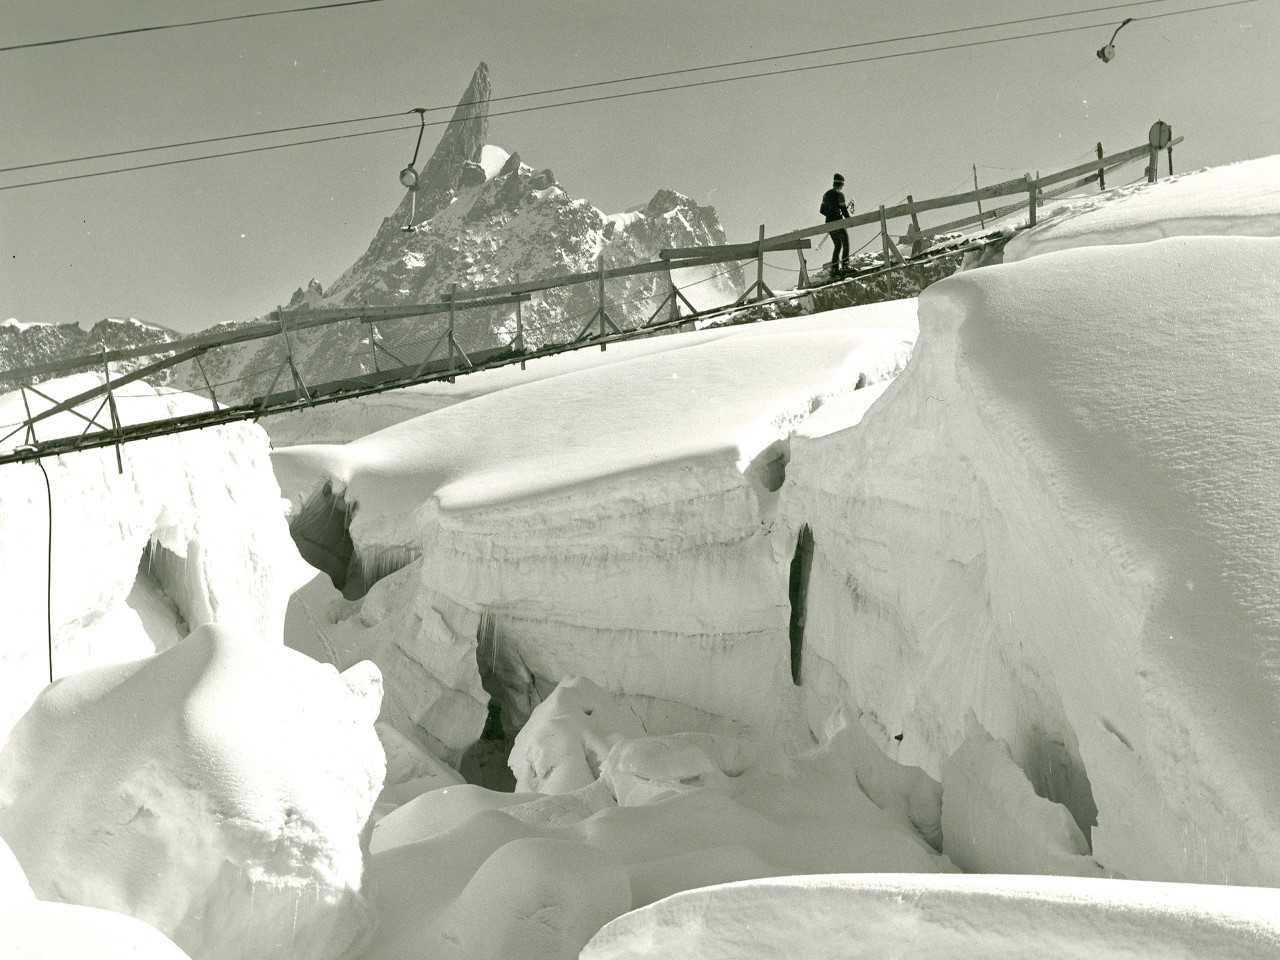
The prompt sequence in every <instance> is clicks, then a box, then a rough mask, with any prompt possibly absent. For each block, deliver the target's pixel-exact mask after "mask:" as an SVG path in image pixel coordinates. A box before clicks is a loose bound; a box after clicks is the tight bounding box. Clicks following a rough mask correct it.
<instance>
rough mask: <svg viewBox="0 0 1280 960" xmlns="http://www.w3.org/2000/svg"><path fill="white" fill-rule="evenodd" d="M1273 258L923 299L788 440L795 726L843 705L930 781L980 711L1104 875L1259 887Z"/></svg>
mask: <svg viewBox="0 0 1280 960" xmlns="http://www.w3.org/2000/svg"><path fill="white" fill-rule="evenodd" d="M1278 268H1280V240H1276V239H1269V238H1244V237H1241V238H1226V237H1194V238H1173V239H1168V240H1161V241H1156V242H1150V243H1133V244H1128V245H1124V246H1102V245H1097V246H1090V247H1088V248H1086V249H1076V250H1065V251H1059V252H1054V253H1046V254H1043V255H1041V256H1037V257H1035V258H1033V259H1030V260H1028V261H1026V262H1022V263H1015V264H1010V265H1005V266H1002V267H994V268H990V269H986V270H982V271H977V272H975V273H971V274H965V275H963V276H957V277H954V278H951V279H948V280H946V281H943V282H942V283H939V284H937V285H935V286H934V287H931V288H930V289H929V290H928V291H927V292H926V293H925V294H924V296H923V297H922V298H921V301H920V320H921V338H920V342H919V344H918V347H917V351H916V354H915V356H914V357H913V358H912V363H911V365H910V366H909V368H908V369H907V371H906V372H905V373H904V374H903V375H902V376H901V377H899V378H898V379H897V380H896V381H895V382H894V383H893V384H892V385H891V386H890V387H889V388H888V390H887V391H886V393H885V395H884V397H883V398H882V400H881V401H880V403H879V404H877V405H876V406H875V407H873V408H872V410H871V411H870V412H869V413H868V414H867V416H866V417H865V419H863V420H862V422H861V424H860V425H859V426H858V428H857V429H850V430H845V431H835V432H830V433H825V435H824V434H823V431H813V430H811V431H810V432H811V434H813V435H811V436H809V437H797V438H796V439H795V440H793V443H792V460H791V464H790V467H789V470H788V477H789V479H788V484H787V485H786V487H784V489H783V500H782V515H783V517H784V518H785V522H786V525H787V526H788V527H789V528H790V529H791V530H792V531H793V532H794V531H796V530H798V529H799V528H800V526H801V525H802V524H803V525H807V526H808V527H809V528H810V530H811V531H812V535H813V537H814V541H815V550H814V558H813V562H812V569H811V573H810V583H809V590H808V610H807V622H806V634H805V638H804V671H805V675H804V688H805V693H806V697H807V707H808V710H809V715H810V718H811V723H812V722H816V718H818V717H820V716H822V715H824V714H825V712H826V711H827V710H829V709H830V708H831V706H832V705H834V704H838V703H848V702H852V703H856V704H857V705H858V706H859V707H860V708H861V709H862V710H863V711H864V720H865V721H866V722H867V724H868V725H869V726H870V727H873V728H877V727H878V728H879V730H880V731H881V740H882V742H883V743H885V744H888V743H889V742H890V738H891V737H897V736H899V735H901V744H900V747H898V759H899V760H901V761H903V762H910V763H918V764H919V765H921V766H922V767H923V768H924V769H925V770H926V771H928V772H930V773H931V774H933V775H935V776H937V775H938V773H939V771H940V768H941V765H942V762H943V760H944V759H945V758H946V757H947V756H948V755H949V754H951V753H952V752H953V751H954V750H956V749H957V748H958V747H959V746H960V745H961V743H962V741H963V738H964V716H965V713H966V711H968V710H969V709H972V710H973V711H974V712H975V713H976V715H977V717H978V719H979V720H980V722H981V723H982V725H983V726H984V727H985V728H986V729H987V730H989V731H990V732H991V733H992V734H993V735H994V736H995V737H997V738H998V739H1000V740H1003V741H1005V742H1006V743H1007V744H1008V745H1009V746H1010V747H1011V749H1012V754H1013V757H1014V759H1015V760H1016V762H1017V763H1018V765H1019V766H1020V767H1021V768H1022V769H1023V770H1024V771H1025V772H1026V774H1027V776H1028V777H1029V778H1030V779H1031V781H1032V783H1033V784H1034V786H1035V788H1036V791H1037V792H1038V793H1039V794H1040V795H1041V796H1044V797H1048V798H1050V799H1053V800H1057V801H1060V802H1062V803H1064V804H1065V805H1067V806H1068V808H1069V809H1070V810H1071V811H1072V813H1073V814H1074V815H1075V818H1076V821H1077V823H1078V824H1079V826H1080V827H1081V828H1082V829H1083V830H1084V832H1085V834H1086V835H1088V834H1089V833H1090V832H1091V833H1092V845H1093V846H1092V853H1093V856H1094V858H1095V859H1096V860H1098V861H1099V862H1100V863H1101V864H1102V865H1103V867H1104V868H1106V869H1108V870H1111V871H1116V872H1119V873H1121V874H1124V875H1128V876H1132V877H1145V878H1160V879H1177V880H1186V881H1213V882H1232V883H1257V884H1275V883H1278V882H1280V869H1278V868H1277V866H1276V865H1277V863H1280V817H1277V815H1276V813H1275V811H1274V805H1273V804H1271V803H1270V801H1269V799H1268V798H1270V797H1274V796H1275V795H1276V791H1277V788H1278V787H1280V764H1278V763H1277V761H1276V759H1275V753H1274V749H1273V746H1274V738H1275V731H1276V729H1277V726H1278V725H1280V703H1278V699H1277V692H1278V691H1280V675H1278V674H1277V670H1276V658H1275V650H1276V648H1277V641H1278V640H1280V633H1278V630H1277V627H1278V626H1280V592H1278V591H1280V587H1277V584H1278V583H1280V579H1278V578H1277V576H1276V573H1277V571H1278V570H1280V495H1277V493H1276V489H1277V488H1276V485H1275V482H1274V478H1275V471H1276V468H1277V467H1278V466H1280V433H1277V431H1276V430H1275V414H1274V411H1275V410H1277V409H1280V385H1278V383H1277V380H1276V378H1275V376H1274V370H1275V369H1276V362H1277V360H1280V333H1278V332H1277V327H1276V325H1275V320H1274V316H1275V306H1276V305H1277V304H1280V279H1277V277H1280V269H1278ZM945 797H946V793H945V783H944V807H945V803H946V799H945ZM1095 819H1096V826H1094V825H1093V824H1094V822H1095ZM1091 827H1092V830H1090V828H1091Z"/></svg>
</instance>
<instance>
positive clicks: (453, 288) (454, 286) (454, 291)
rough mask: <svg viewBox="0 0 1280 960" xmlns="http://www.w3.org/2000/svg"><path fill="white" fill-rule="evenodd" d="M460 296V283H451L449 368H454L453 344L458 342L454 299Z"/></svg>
mask: <svg viewBox="0 0 1280 960" xmlns="http://www.w3.org/2000/svg"><path fill="white" fill-rule="evenodd" d="M457 297H458V285H457V284H456V283H451V284H449V369H450V370H452V369H453V345H454V343H456V341H455V340H454V337H453V314H454V301H455V300H457Z"/></svg>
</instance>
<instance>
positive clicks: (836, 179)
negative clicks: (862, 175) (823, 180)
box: [831, 173, 844, 183]
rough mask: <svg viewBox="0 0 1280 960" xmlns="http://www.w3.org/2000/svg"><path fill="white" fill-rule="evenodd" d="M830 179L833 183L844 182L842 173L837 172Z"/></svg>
mask: <svg viewBox="0 0 1280 960" xmlns="http://www.w3.org/2000/svg"><path fill="white" fill-rule="evenodd" d="M831 179H832V181H833V182H835V183H844V174H843V173H837V174H836V175H835V176H834V177H832V178H831Z"/></svg>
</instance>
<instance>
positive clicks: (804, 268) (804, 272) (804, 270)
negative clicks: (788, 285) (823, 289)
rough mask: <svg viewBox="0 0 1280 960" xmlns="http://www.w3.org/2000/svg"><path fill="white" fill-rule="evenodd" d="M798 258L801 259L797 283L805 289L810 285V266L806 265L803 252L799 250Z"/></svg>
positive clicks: (797, 252)
mask: <svg viewBox="0 0 1280 960" xmlns="http://www.w3.org/2000/svg"><path fill="white" fill-rule="evenodd" d="M796 256H798V257H799V258H800V276H799V278H798V279H797V280H796V283H798V284H799V286H800V288H801V289H803V288H805V287H807V286H808V285H809V264H807V263H805V259H804V251H803V250H797V251H796Z"/></svg>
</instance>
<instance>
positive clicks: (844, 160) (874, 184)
mask: <svg viewBox="0 0 1280 960" xmlns="http://www.w3.org/2000/svg"><path fill="white" fill-rule="evenodd" d="M1208 2H1212V0H1173V2H1169V3H1157V4H1152V5H1150V6H1146V7H1137V8H1132V9H1129V10H1119V11H1116V12H1115V13H1093V14H1085V15H1083V16H1080V17H1076V18H1070V19H1063V20H1055V21H1051V22H1048V23H1044V24H1033V25H1027V26H1023V27H1013V28H1005V29H1004V30H1002V31H997V32H991V31H988V32H986V33H979V34H965V35H962V36H959V37H953V38H941V39H938V40H928V41H915V42H913V43H908V44H898V45H896V46H893V47H877V48H871V49H863V50H855V51H849V52H846V53H837V54H830V55H826V56H825V57H811V58H809V59H807V60H799V61H786V62H784V63H782V64H779V66H786V65H795V64H800V63H814V62H822V61H823V60H833V59H847V58H851V57H858V56H869V55H874V54H876V53H880V52H889V51H892V50H904V49H911V48H915V47H921V46H936V45H941V44H944V43H949V42H957V41H961V40H965V39H979V38H982V37H987V36H993V35H996V34H997V33H1015V32H1016V33H1021V32H1030V31H1034V30H1039V29H1046V28H1048V27H1054V26H1060V25H1074V24H1078V23H1094V22H1098V23H1101V22H1110V23H1112V24H1118V23H1119V22H1120V21H1121V20H1122V19H1123V18H1124V17H1125V16H1130V15H1132V16H1142V15H1143V14H1144V13H1145V14H1151V13H1156V12H1163V11H1168V10H1175V9H1186V8H1190V7H1194V6H1201V5H1204V4H1205V3H1208ZM1106 3H1107V0H972V2H968V0H951V2H946V3H942V2H933V0H847V2H844V3H834V4H833V3H831V2H830V0H822V2H807V0H789V2H787V3H777V2H769V3H732V2H728V0H702V2H698V3H683V2H675V0H650V2H648V3H644V4H638V3H632V2H613V0H598V2H577V0H559V2H550V0H525V2H522V3H511V2H509V0H507V2H501V3H499V2H495V0H465V2H450V0H446V2H425V0H385V2H382V3H377V4H371V5H367V6H361V7H351V8H345V9H339V10H336V11H332V12H320V13H304V14H295V15H288V16H280V17H267V18H261V19H256V20H251V21H240V22H232V23H224V24H216V25H210V26H203V27H195V28H188V29H180V30H169V31H160V32H153V33H145V34H138V35H133V36H127V37H120V38H113V39H103V40H92V41H86V42H82V43H74V44H66V45H61V46H54V47H44V48H35V49H29V50H19V51H11V52H7V53H0V90H3V94H2V95H0V129H2V130H3V131H4V134H5V135H4V136H3V138H0V166H10V165H13V164H19V163H24V162H32V161H39V160H47V159H56V158H59V157H65V156H74V155H78V154H84V153H97V152H104V151H108V150H118V149H126V148H129V147H135V146H142V145H147V144H152V143H164V142H168V141H173V140H185V139H194V138H196V137H201V136H218V135H221V134H228V133H238V132H242V131H245V130H252V129H259V128H267V127H279V126H287V125H291V124H299V123H308V122H315V121H322V120H329V119H337V118H343V117H351V116H362V115H367V114H376V113H390V112H393V111H397V110H401V109H406V110H407V109H408V108H410V107H413V106H416V105H435V104H439V103H446V102H447V103H453V102H455V101H456V100H457V99H458V98H459V97H460V96H461V93H462V91H463V89H464V87H465V86H466V84H467V82H468V80H469V78H470V76H471V72H472V71H473V70H474V68H475V66H476V64H477V63H478V62H479V61H480V60H485V61H487V62H488V64H489V66H490V69H491V71H492V78H493V83H494V93H495V95H502V94H510V93H517V92H520V91H524V90H534V89H540V88H543V87H551V86H558V85H562V84H570V83H579V82H584V81H590V80H599V79H607V78H611V77H616V76H621V75H628V74H635V73H649V72H653V71H658V70H665V69H673V68H677V67H684V66H692V65H697V64H703V63H712V62H718V61H722V60H735V59H741V58H746V57H757V56H767V55H771V54H778V53H790V52H794V51H799V50H805V49H811V48H815V47H823V46H830V45H835V44H841V43H853V42H858V41H864V40H872V39H878V38H882V37H893V36H898V35H902V34H910V33H919V32H924V31H930V30H940V29H946V28H950V27H958V26H967V25H971V24H978V23H986V22H991V21H996V20H1005V19H1013V18H1017V17H1026V16H1033V15H1036V14H1040V13H1054V12H1058V11H1063V10H1081V9H1087V8H1090V7H1096V6H1103V5H1105V4H1106ZM301 5H304V0H209V2H196V0H95V2H92V3H90V2H82V0H4V7H3V16H0V45H7V44H11V43H20V42H26V41H32V40H41V39H53V38H58V37H65V36H71V35H77V34H84V33H93V32H99V31H106V30H113V29H122V28H127V27H134V26H146V25H151V24H156V23H164V22H173V21H177V20H188V19H198V18H205V17H215V16H224V15H227V14H232V13H244V12H253V11H259V10H269V9H280V8H285V7H291V6H301ZM1278 29H1280V0H1258V2H1256V3H1253V4H1250V5H1248V6H1242V7H1235V8H1230V9H1226V10H1218V11H1210V12H1207V13H1199V14H1192V15H1188V16H1185V17H1174V18H1169V19H1163V20H1153V21H1147V22H1143V21H1141V20H1140V21H1138V22H1135V23H1133V24H1130V25H1129V26H1128V27H1126V28H1125V30H1124V32H1122V33H1121V35H1120V38H1119V40H1118V42H1117V52H1118V55H1117V58H1116V59H1115V60H1114V61H1113V62H1112V63H1110V64H1106V65H1104V64H1102V63H1101V62H1100V61H1099V60H1098V59H1097V58H1096V57H1095V55H1094V51H1095V50H1096V49H1097V48H1098V47H1099V46H1101V45H1102V44H1103V43H1104V42H1105V41H1106V40H1107V38H1108V36H1109V35H1110V32H1111V31H1110V29H1109V28H1100V29H1094V30H1089V31H1084V32H1080V33H1074V34H1066V35H1061V36H1055V37H1046V38H1040V39H1035V40H1021V41H1014V42H1010V43H1004V44H996V45H991V46H985V47H978V48H974V49H968V50H956V51H950V52H945V53H938V54H932V55H926V56H920V57H910V58H904V59H899V60H891V61H884V62H880V63H867V64H858V65H851V66H843V67H836V68H832V69H828V70H820V71H814V72H809V73H798V74H793V75H790V76H786V77H779V78H769V79H757V80H749V81H744V82H741V83H735V84H726V85H723V86H717V87H705V88H701V89H694V90H688V91H680V92H673V93H663V94H657V95H653V96H647V97H637V98H633V99H628V100H618V101H613V102H610V103H604V104H594V105H587V106H577V107H568V108H564V109H560V110H551V111H544V112H539V113H533V114H526V115H523V116H514V117H498V118H495V119H493V120H492V121H491V123H490V135H489V139H490V141H491V142H494V143H497V144H499V145H500V146H502V147H504V148H506V149H508V150H518V151H519V152H520V154H521V157H522V159H523V160H524V161H525V162H527V163H529V164H531V165H533V166H534V167H544V166H545V167H551V168H552V169H553V170H554V171H555V173H556V176H557V177H558V179H559V181H560V183H561V185H562V186H563V187H564V188H565V190H567V191H568V192H569V194H570V195H571V196H575V197H586V198H588V199H589V200H590V201H591V202H592V203H594V204H595V205H596V206H598V207H601V208H602V209H604V210H605V211H606V212H616V211H620V210H623V209H626V208H628V207H631V206H635V205H637V204H641V203H644V202H645V201H647V200H648V199H649V197H651V196H652V195H653V194H654V192H655V191H656V190H657V189H658V188H660V187H671V188H673V189H676V190H679V191H680V192H682V193H686V194H689V195H691V196H693V197H694V198H695V199H697V200H698V201H699V202H702V203H711V204H713V205H714V206H715V207H716V208H717V210H718V211H719V213H720V216H721V218H722V220H723V222H724V225H725V229H726V231H727V233H728V239H729V240H730V241H731V242H736V241H745V240H751V239H754V238H755V236H756V229H757V225H758V224H760V223H764V224H765V225H766V227H767V229H768V231H769V232H770V233H776V232H781V231H783V230H787V229H792V228H795V227H800V226H805V225H808V224H810V223H813V222H816V221H817V220H819V219H820V218H819V217H818V215H817V206H818V198H819V196H820V194H821V193H822V191H823V190H824V189H825V188H826V187H827V186H829V181H830V177H831V174H832V172H834V171H836V170H839V171H841V172H843V173H844V175H845V176H846V178H847V179H848V184H847V187H846V192H848V193H851V194H852V195H853V197H854V199H855V201H856V203H857V205H858V208H859V209H867V208H870V207H873V206H875V205H876V204H878V203H881V202H885V203H892V202H896V201H899V200H901V199H902V198H903V197H904V196H905V194H906V193H908V192H911V193H913V194H914V195H915V196H916V197H917V198H921V197H927V196H932V195H937V194H939V193H945V192H951V191H953V190H959V189H963V188H965V187H967V186H969V185H971V171H970V164H972V163H976V164H978V173H979V177H980V178H981V180H982V182H984V183H985V182H993V181H996V180H1002V179H1008V178H1009V177H1013V176H1018V175H1020V174H1021V173H1022V172H1023V171H1026V170H1031V171H1034V170H1036V169H1040V170H1043V171H1046V172H1047V171H1049V170H1052V169H1057V168H1061V167H1063V166H1068V165H1070V164H1072V163H1074V162H1078V161H1080V160H1083V159H1085V158H1086V157H1087V156H1089V155H1091V151H1092V148H1093V145H1094V143H1095V142H1096V141H1098V140H1101V141H1102V142H1103V144H1104V145H1105V146H1106V147H1107V148H1108V149H1110V150H1118V149H1121V148H1124V147H1129V146H1133V145H1136V144H1138V143H1141V142H1144V141H1145V139H1146V135H1147V129H1148V127H1149V126H1150V125H1151V123H1152V121H1153V120H1155V119H1157V118H1160V119H1163V120H1165V121H1167V122H1168V123H1170V124H1172V126H1173V129H1174V133H1175V134H1178V135H1182V136H1185V137H1186V138H1187V139H1186V142H1185V143H1184V144H1182V145H1181V146H1180V147H1178V148H1177V149H1176V151H1175V154H1174V162H1175V168H1176V169H1178V170H1187V169H1192V168H1194V167H1199V166H1204V165H1206V164H1216V163H1223V162H1229V161H1232V160H1238V159H1246V158H1249V157H1256V156H1263V155H1266V154H1271V153H1277V152H1280V98H1278V97H1277V96H1276V93H1275V91H1276V90H1277V89H1278V88H1280V55H1278V53H1280V51H1278V50H1277V40H1276V35H1277V30H1278ZM769 66H771V65H764V66H763V67H755V68H740V70H739V72H750V71H754V70H758V69H767V68H769ZM733 72H734V71H721V72H720V73H718V74H706V73H704V74H698V75H695V76H694V77H692V78H688V79H701V78H706V77H709V76H722V75H729V74H731V73H733ZM680 79H683V78H675V79H673V80H664V81H658V82H657V83H658V84H662V83H671V82H679V80H680ZM646 85H655V82H654V81H649V82H648V83H647V84H639V85H633V86H635V87H643V86H646ZM619 89H626V88H619V87H611V88H607V89H606V90H604V91H600V92H615V91H617V90H619ZM591 92H593V91H588V92H587V93H586V94H570V95H567V96H570V97H573V96H581V95H589V94H590V93H591ZM544 99H554V98H544ZM530 102H534V101H519V102H516V103H513V104H510V105H508V106H521V105H525V104H527V103H530ZM500 109H502V106H495V107H494V110H495V111H496V110H500ZM369 126H374V125H369ZM353 129H358V128H353ZM323 132H325V131H321V133H323ZM298 136H305V134H304V135H298ZM438 137H439V131H438V130H437V131H436V132H435V133H433V132H432V131H431V130H430V129H428V132H427V139H426V140H425V141H424V144H423V150H424V156H425V155H426V153H427V152H429V151H430V149H432V148H433V147H434V145H435V142H436V140H437V139H438ZM263 142H269V141H265V140H255V141H243V142H236V143H232V144H228V145H225V146H224V145H214V146H213V147H209V148H204V149H201V148H196V149H195V150H193V151H191V152H192V153H196V152H212V151H214V150H219V149H230V148H234V147H235V146H239V145H241V143H243V144H244V145H254V144H257V143H263ZM412 147H413V142H412V135H411V134H409V133H404V134H391V135H386V136H380V137H368V138H363V139H358V140H352V141H346V142H343V143H338V144H322V145H317V146H310V147H301V148H297V149H293V150H281V151H274V152H270V153H264V154H258V155H255V156H248V157H239V158H233V159H224V160H213V161H208V162H203V163H195V164H187V165H182V166H176V167H170V168H165V169H161V170H151V171H145V172H138V173H128V174H121V175H118V176H111V177H100V178H96V179H89V180H82V181H78V182H73V183H67V184H58V185H53V186H41V187H34V188H31V189H26V190H10V191H3V192H0V254H2V260H0V263H2V266H0V319H3V318H4V317H8V316H16V317H17V318H18V319H20V320H22V321H26V322H31V321H44V322H57V323H65V322H71V321H78V322H81V323H83V324H85V325H86V326H87V325H90V324H92V323H93V322H95V321H96V320H98V319H101V318H102V317H104V316H121V315H126V316H127V315H131V316H137V317H139V318H141V319H143V320H148V321H153V322H157V323H161V324H165V325H167V326H170V327H173V328H175V329H178V330H193V329H198V328H200V327H204V326H207V325H209V324H211V323H216V322H221V321H226V320H241V319H247V318H249V317H251V316H255V315H258V314H260V313H262V312H264V311H265V310H267V309H269V308H271V307H272V306H274V305H276V304H278V303H283V302H286V301H287V299H288V297H289V295H290V293H291V292H292V291H293V289H294V288H295V287H297V286H299V285H301V284H304V283H305V282H306V281H307V280H308V279H310V278H312V277H315V278H316V279H318V280H320V281H321V282H322V283H324V284H325V285H326V287H327V286H328V284H330V283H331V282H332V281H333V280H335V279H336V278H337V276H338V274H339V273H340V272H341V271H342V270H343V269H344V268H345V267H347V266H348V265H349V264H350V263H351V262H352V261H353V260H354V259H355V258H356V257H357V256H359V254H360V253H362V252H363V251H364V249H365V247H366V246H367V245H368V242H369V240H370V239H371V237H372V235H373V232H374V230H375V229H376V227H377V225H378V224H379V222H380V221H381V220H382V218H383V217H384V216H386V215H388V214H389V213H390V212H391V211H392V210H393V209H394V208H395V206H396V204H397V203H398V202H399V201H400V199H401V197H402V195H403V189H402V188H401V187H400V186H399V185H398V183H397V180H396V175H397V173H398V171H399V170H400V168H401V167H402V166H403V165H404V164H405V162H406V161H407V160H408V159H409V155H410V153H411V152H412ZM166 156H169V155H167V154H153V155H148V156H146V157H144V158H139V159H138V160H137V161H136V162H147V161H148V160H153V159H162V158H164V157H166ZM127 162H128V161H127V160H126V161H124V162H122V161H121V160H119V159H116V160H107V161H99V162H97V163H84V164H77V165H73V166H69V167H49V168H44V169H40V170H34V171H25V172H23V173H10V174H0V185H3V184H9V183H17V182H21V181H22V180H26V179H37V178H44V177H47V176H56V175H59V174H61V173H67V172H83V171H89V170H93V169H99V168H105V167H108V166H112V167H113V166H121V165H124V163H127ZM1140 166H1141V165H1138V166H1137V167H1130V168H1125V169H1124V170H1122V171H1121V175H1122V176H1123V177H1124V178H1126V179H1127V178H1131V177H1135V176H1137V175H1138V174H1139V173H1140ZM959 215H960V213H959V212H957V213H955V214H951V213H950V212H949V213H948V216H947V218H948V219H949V218H950V216H959ZM926 225H927V222H926ZM861 239H862V238H861V237H855V239H854V245H855V246H857V244H858V243H859V242H860V240H861ZM823 252H825V251H823ZM787 256H790V255H787ZM780 258H781V256H780Z"/></svg>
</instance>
